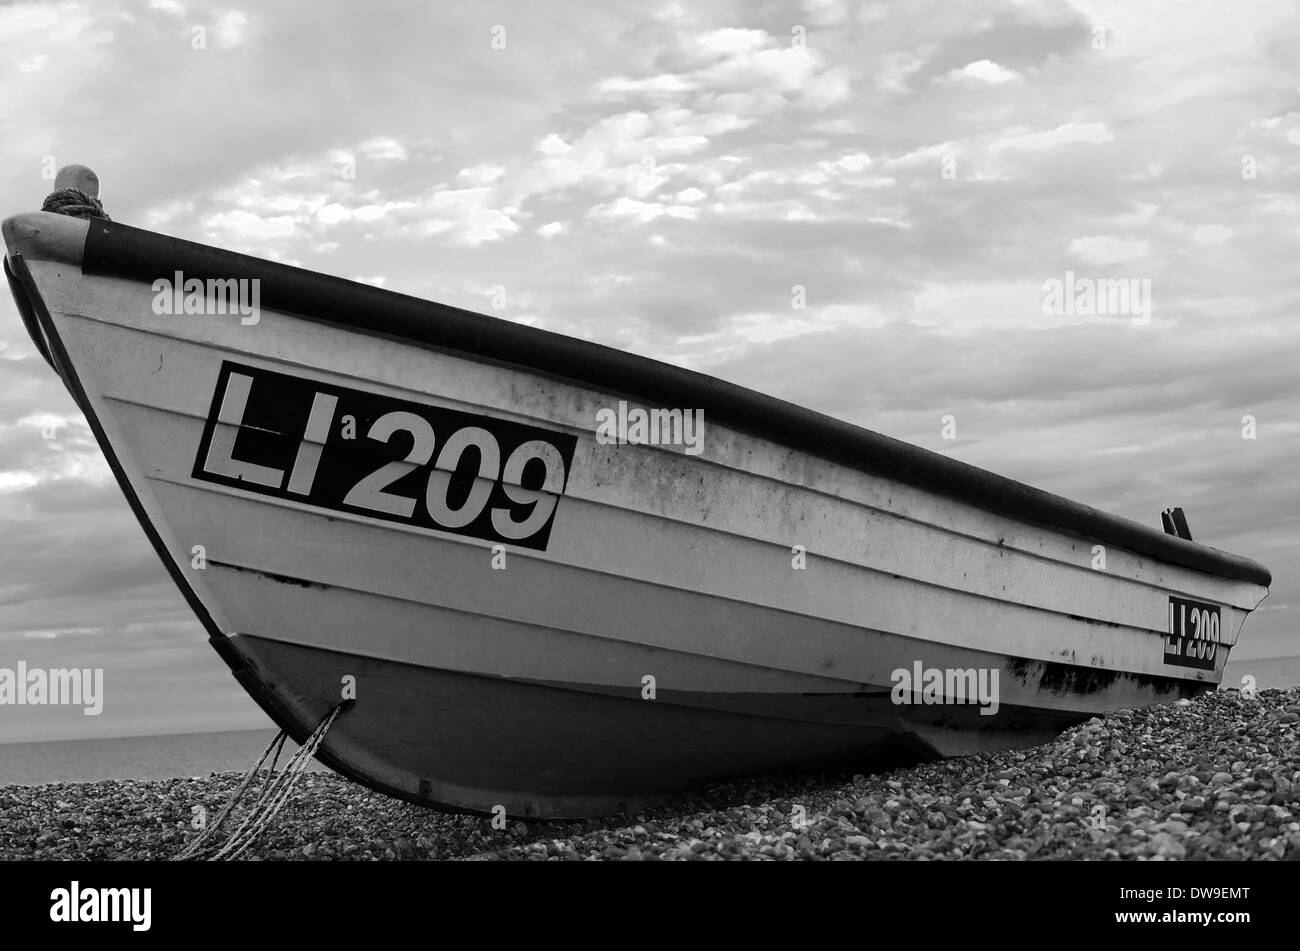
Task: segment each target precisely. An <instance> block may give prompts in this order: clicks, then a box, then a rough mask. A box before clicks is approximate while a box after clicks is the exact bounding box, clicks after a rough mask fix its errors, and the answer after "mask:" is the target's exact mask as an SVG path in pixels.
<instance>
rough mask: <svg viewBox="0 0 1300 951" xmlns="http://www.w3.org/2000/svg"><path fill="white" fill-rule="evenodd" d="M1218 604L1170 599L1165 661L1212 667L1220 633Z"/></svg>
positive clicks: (1183, 665) (1180, 664) (1181, 665)
mask: <svg viewBox="0 0 1300 951" xmlns="http://www.w3.org/2000/svg"><path fill="white" fill-rule="evenodd" d="M1220 624H1221V620H1220V617H1219V606H1218V605H1217V604H1203V603H1201V602H1200V601H1189V600H1187V599H1185V598H1173V597H1171V598H1170V599H1169V633H1168V635H1167V636H1166V637H1165V657H1164V660H1165V663H1166V664H1174V665H1176V666H1179V667H1195V668H1198V669H1200V670H1213V669H1214V661H1215V658H1216V656H1217V655H1218V653H1219V643H1220V640H1221V634H1220V630H1219V626H1220Z"/></svg>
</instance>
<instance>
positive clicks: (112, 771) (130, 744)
mask: <svg viewBox="0 0 1300 951" xmlns="http://www.w3.org/2000/svg"><path fill="white" fill-rule="evenodd" d="M1247 676H1250V677H1254V678H1255V687H1256V689H1258V690H1267V689H1269V688H1272V687H1293V686H1296V685H1300V657H1269V658H1261V659H1259V660H1232V661H1229V662H1228V667H1227V669H1226V670H1225V671H1224V676H1223V683H1224V685H1225V686H1227V685H1233V686H1238V685H1240V684H1241V682H1242V678H1244V677H1247ZM274 736H275V731H274V730H236V731H231V732H225V733H170V734H165V735H162V736H122V737H111V738H108V739H94V740H58V741H54V742H46V743H4V744H0V786H6V785H18V786H39V785H42V784H44V783H69V782H90V781H92V780H96V779H171V778H172V777H176V776H199V777H204V776H207V775H208V774H209V773H220V772H230V771H238V772H244V771H245V770H247V769H248V768H249V767H250V766H252V765H253V764H254V763H255V762H257V760H258V758H259V757H260V756H261V755H262V751H263V750H264V749H266V746H267V744H268V743H270V742H271V739H272V738H273V737H274ZM296 749H297V747H296V746H295V745H294V744H293V743H292V742H286V743H285V746H284V751H283V753H281V756H280V764H281V765H283V764H284V763H286V762H287V761H288V758H289V757H290V756H291V755H293V753H294V751H295V750H296ZM312 768H313V769H318V770H319V769H324V768H325V767H323V766H321V765H320V764H319V763H316V762H313V763H312Z"/></svg>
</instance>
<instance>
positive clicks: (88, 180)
mask: <svg viewBox="0 0 1300 951" xmlns="http://www.w3.org/2000/svg"><path fill="white" fill-rule="evenodd" d="M41 211H52V212H54V214H56V215H68V216H69V217H72V218H103V219H105V220H106V221H107V220H111V219H109V217H108V213H107V212H106V211H104V203H103V202H101V201H100V200H99V176H98V175H96V174H95V173H94V172H93V171H92V170H91V169H88V168H86V166H84V165H65V166H64V167H63V168H61V169H59V172H58V174H57V175H55V176H54V191H52V192H50V193H49V194H48V195H47V196H45V203H44V204H43V205H41Z"/></svg>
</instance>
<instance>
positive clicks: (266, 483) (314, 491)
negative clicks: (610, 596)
mask: <svg viewBox="0 0 1300 951" xmlns="http://www.w3.org/2000/svg"><path fill="white" fill-rule="evenodd" d="M576 444H577V437H576V436H574V435H573V434H571V433H559V432H552V431H550V430H545V429H539V428H537V427H535V426H526V425H523V424H520V423H514V422H510V421H508V420H503V419H494V418H492V417H489V416H479V415H476V414H471V413H462V412H459V411H456V410H449V409H443V408H441V407H435V406H427V405H425V404H423V403H414V402H411V401H409V400H403V399H397V398H395V397H391V396H384V395H381V394H378V393H369V392H366V391H364V390H355V389H351V388H348V387H342V386H335V385H333V384H329V383H320V382H317V381H315V380H305V379H302V378H301V377H295V376H290V375H287V374H284V373H276V372H273V371H270V370H263V369H258V368H255V367H249V366H244V365H241V364H238V363H232V362H229V361H226V362H224V363H222V365H221V372H220V375H219V376H218V378H217V389H216V392H215V393H214V394H213V396H212V406H211V409H210V410H209V411H208V420H207V424H206V425H205V426H204V429H203V440H202V442H201V443H200V444H199V451H198V455H197V457H196V458H195V460H194V471H193V476H194V478H196V479H201V480H203V481H205V482H215V483H218V484H221V485H229V486H235V487H237V488H240V489H244V490H246V491H249V492H258V493H260V494H262V495H272V496H275V497H276V498H282V499H293V500H295V501H297V502H304V503H307V504H309V505H315V506H319V507H321V508H327V509H335V510H337V511H340V512H351V513H353V514H357V515H364V516H368V517H370V518H379V519H386V520H388V521H393V522H402V523H405V524H408V525H416V526H420V527H422V528H428V529H434V530H437V531H442V532H453V533H455V534H458V535H469V536H472V537H474V538H482V539H486V540H490V541H494V542H502V543H505V544H508V545H513V546H518V547H523V548H533V549H538V550H545V548H546V546H547V543H548V541H549V539H550V534H551V524H552V522H553V521H554V517H555V510H556V507H557V505H558V503H559V499H560V496H562V495H563V494H564V489H565V485H566V484H567V482H568V474H569V466H570V465H571V463H572V462H573V450H574V447H575V445H576Z"/></svg>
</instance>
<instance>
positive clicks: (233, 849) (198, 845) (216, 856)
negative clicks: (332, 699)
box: [172, 701, 349, 862]
mask: <svg viewBox="0 0 1300 951" xmlns="http://www.w3.org/2000/svg"><path fill="white" fill-rule="evenodd" d="M347 706H349V703H348V701H344V702H342V703H340V704H338V705H337V706H336V707H335V708H334V709H333V710H331V711H330V713H329V715H328V716H326V717H325V719H323V720H322V721H321V722H320V725H319V726H317V727H316V729H315V730H313V731H312V734H311V736H309V737H307V739H306V740H305V741H304V742H303V744H302V746H300V747H299V748H298V751H297V752H296V753H294V754H293V757H292V758H291V759H290V760H289V762H288V764H287V765H286V766H285V767H284V769H282V770H280V771H279V772H278V773H277V772H276V771H275V765H276V763H277V762H279V759H280V751H281V750H282V749H283V748H284V741H285V739H286V737H287V734H286V733H285V731H284V730H281V731H280V732H279V733H278V734H277V735H276V737H275V739H273V740H272V741H271V742H270V744H269V745H268V746H267V748H266V749H265V750H264V751H263V752H262V755H261V757H260V758H259V759H258V761H257V762H256V763H255V764H254V765H253V768H252V769H250V770H249V771H248V773H247V774H245V776H244V779H243V781H242V782H240V784H239V786H238V788H236V789H235V792H234V794H233V795H232V796H231V797H230V801H229V802H228V803H226V805H225V808H223V809H222V810H221V812H220V814H219V815H218V816H217V818H216V820H215V821H213V822H212V823H211V824H210V825H208V826H206V827H205V828H204V829H203V831H202V832H201V833H199V835H198V837H197V838H196V839H195V840H194V841H193V842H191V843H190V844H189V845H187V846H186V847H185V848H184V849H183V850H182V851H181V852H180V853H179V854H177V855H175V856H173V857H172V861H183V860H185V859H191V858H199V857H201V853H203V852H204V851H206V850H207V849H209V848H210V847H211V846H210V845H209V844H208V839H210V838H211V837H212V836H213V835H214V834H215V833H216V831H217V830H218V829H219V828H220V827H221V824H222V823H223V822H225V820H226V817H227V816H229V815H230V813H231V810H233V809H234V807H235V804H236V803H238V802H239V800H240V798H241V797H242V796H243V795H244V793H245V792H246V791H247V789H248V787H249V786H250V785H252V782H253V780H254V778H256V776H257V773H258V772H259V771H260V770H261V768H262V764H263V763H265V762H266V759H267V757H268V756H272V751H274V757H273V758H272V760H271V766H270V769H269V770H268V771H267V774H266V776H265V777H263V781H262V787H261V789H260V790H259V791H258V794H257V798H256V799H255V800H253V803H252V805H250V806H249V808H248V812H247V814H246V815H245V816H244V818H243V821H242V822H240V824H239V827H238V828H236V829H235V831H234V832H232V833H231V834H230V838H228V839H227V840H226V842H225V844H224V845H222V846H220V847H219V848H218V849H217V850H216V851H215V852H213V853H212V854H211V855H209V856H207V860H208V861H210V862H222V861H225V862H230V861H233V860H234V859H236V858H238V857H239V856H240V855H242V854H243V853H244V851H245V850H247V848H248V847H249V846H250V845H252V844H253V842H254V841H256V840H257V837H258V836H259V835H261V834H262V832H263V831H265V829H266V827H267V826H268V825H270V824H271V821H272V820H273V819H274V818H275V817H276V815H278V814H279V812H280V810H281V809H283V808H284V806H285V804H286V803H287V802H288V801H289V797H290V796H291V795H292V793H293V790H294V787H295V786H297V785H298V780H299V779H301V778H302V775H303V773H305V772H306V771H307V768H308V767H309V766H311V761H312V757H313V756H315V755H316V750H318V749H319V748H320V745H321V743H322V742H323V741H324V740H325V734H327V733H328V732H329V729H330V727H331V726H332V725H333V724H334V721H335V720H336V719H337V718H338V715H339V714H340V713H342V712H343V710H344V708H345V707H347Z"/></svg>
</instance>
